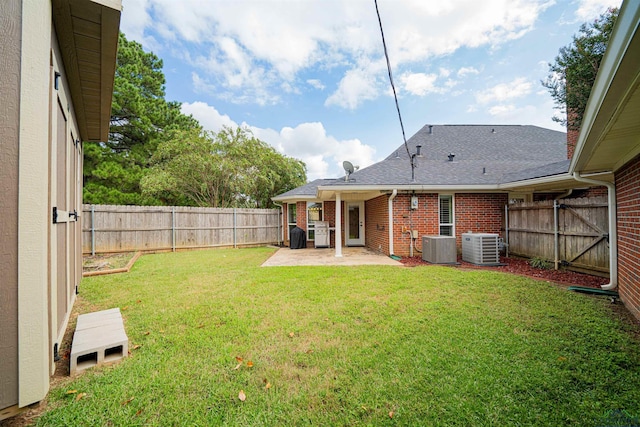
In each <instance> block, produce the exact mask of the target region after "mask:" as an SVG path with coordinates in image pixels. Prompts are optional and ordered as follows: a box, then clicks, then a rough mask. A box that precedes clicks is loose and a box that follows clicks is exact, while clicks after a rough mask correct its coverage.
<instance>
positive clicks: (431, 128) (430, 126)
mask: <svg viewBox="0 0 640 427" xmlns="http://www.w3.org/2000/svg"><path fill="white" fill-rule="evenodd" d="M429 135H433V125H429Z"/></svg>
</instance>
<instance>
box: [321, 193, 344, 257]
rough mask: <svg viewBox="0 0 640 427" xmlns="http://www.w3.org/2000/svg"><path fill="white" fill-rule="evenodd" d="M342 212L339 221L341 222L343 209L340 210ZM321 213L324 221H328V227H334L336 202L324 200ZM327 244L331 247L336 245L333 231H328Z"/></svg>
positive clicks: (342, 220)
mask: <svg viewBox="0 0 640 427" xmlns="http://www.w3.org/2000/svg"><path fill="white" fill-rule="evenodd" d="M341 212H342V218H341V221H340V223H341V224H343V223H344V210H342V211H341ZM322 215H323V218H322V219H324V220H325V221H329V227H330V228H335V226H336V202H335V201H333V202H324V208H323V211H322ZM343 230H344V226H343ZM329 240H330V242H329V244H330V245H331V247H332V248H335V247H336V233H335V231H330V232H329Z"/></svg>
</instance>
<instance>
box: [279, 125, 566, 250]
mask: <svg viewBox="0 0 640 427" xmlns="http://www.w3.org/2000/svg"><path fill="white" fill-rule="evenodd" d="M407 145H408V150H407V148H405V146H404V144H403V145H401V146H399V147H398V148H397V149H396V150H394V151H393V152H392V153H391V154H390V155H389V156H388V157H387V158H386V159H384V160H382V161H380V162H378V163H376V164H373V165H371V166H369V167H367V168H364V169H360V170H357V171H355V172H353V173H352V174H350V175H349V177H348V179H345V177H341V178H338V179H319V180H315V181H313V182H311V183H309V184H307V185H304V186H302V187H299V188H296V189H294V190H291V191H289V192H287V193H284V194H281V195H278V196H276V197H274V198H273V200H274V201H276V202H278V203H281V204H282V206H283V222H284V224H283V225H284V229H285V236H284V240H285V243H286V242H287V241H288V230H289V229H290V228H292V227H294V226H296V225H297V226H298V227H300V228H302V229H305V230H306V231H307V242H308V246H312V245H313V244H314V225H313V221H314V220H325V221H328V222H329V225H330V227H331V229H332V232H331V246H332V247H335V248H336V254H337V255H340V253H341V247H342V246H343V245H344V246H366V247H368V248H370V249H372V250H374V251H378V252H381V253H384V254H387V255H391V254H393V255H400V256H407V255H409V254H410V252H411V247H410V245H411V244H414V245H420V244H421V243H420V242H421V236H423V235H448V236H455V237H456V239H457V243H458V246H460V242H461V240H460V239H461V234H462V233H466V232H468V231H472V232H482V233H498V234H501V232H502V230H503V229H504V206H505V205H506V204H507V203H508V201H509V200H510V199H517V200H527V201H529V200H534V199H535V198H536V196H537V194H538V193H540V192H544V194H554V193H557V194H560V193H562V192H563V191H564V190H562V189H561V188H555V182H554V185H551V186H550V185H549V184H546V183H544V184H543V183H542V181H541V180H542V178H543V177H546V176H549V175H553V174H558V173H560V175H561V178H560V181H563V182H572V181H573V180H572V179H570V176H568V175H567V171H568V167H569V161H568V160H567V159H566V157H567V148H566V134H565V133H563V132H557V131H553V130H549V129H543V128H540V127H537V126H516V125H427V126H424V127H423V128H422V129H421V130H420V131H418V132H417V133H416V134H415V135H414V136H412V137H411V138H410V139H409V140H408V141H407ZM409 153H411V156H410V155H409ZM411 159H413V164H414V165H415V168H413V171H412V166H411V165H412V162H411ZM550 162H553V163H552V164H551V166H550V165H549V163H550ZM530 179H537V180H538V181H540V182H533V183H531V182H529V183H528V184H527V185H523V184H521V183H520V182H519V181H522V180H530ZM508 184H512V185H513V188H510V187H509V186H508ZM336 206H339V207H340V209H336ZM411 232H413V235H412V234H411ZM336 236H340V238H339V239H338V240H337V242H336ZM412 236H413V237H412Z"/></svg>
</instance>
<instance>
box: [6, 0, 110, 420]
mask: <svg viewBox="0 0 640 427" xmlns="http://www.w3.org/2000/svg"><path fill="white" fill-rule="evenodd" d="M121 8H122V6H121V1H120V0H3V1H1V2H0V17H1V18H2V19H1V21H2V31H1V33H2V43H0V57H1V58H2V70H3V76H2V79H0V95H1V96H0V99H2V102H0V141H2V143H1V144H0V189H2V197H1V198H0V208H1V210H2V212H3V213H4V221H2V223H1V224H0V236H2V242H3V251H2V253H0V271H1V272H2V280H1V281H0V295H2V299H1V300H2V301H1V304H2V309H1V310H0V341H1V344H0V361H1V362H0V419H4V418H6V417H9V416H12V415H14V414H15V413H17V412H19V411H20V410H21V409H23V408H25V407H27V406H28V405H30V404H32V403H35V402H38V401H40V400H42V399H43V398H44V397H45V396H46V394H47V392H48V390H49V378H50V375H51V374H53V372H54V370H55V363H54V361H55V359H56V358H57V357H58V356H59V354H58V347H59V344H60V342H61V341H62V337H63V335H64V331H65V329H66V326H67V323H68V320H69V316H70V314H71V308H72V307H73V304H74V301H75V296H76V291H77V287H78V285H79V283H80V279H81V277H82V248H81V231H82V230H81V226H80V219H79V216H78V212H80V211H81V206H82V148H83V145H82V141H105V140H106V139H107V137H108V131H109V119H110V114H111V97H112V93H113V81H114V71H115V67H116V50H117V44H118V29H119V23H120V13H121Z"/></svg>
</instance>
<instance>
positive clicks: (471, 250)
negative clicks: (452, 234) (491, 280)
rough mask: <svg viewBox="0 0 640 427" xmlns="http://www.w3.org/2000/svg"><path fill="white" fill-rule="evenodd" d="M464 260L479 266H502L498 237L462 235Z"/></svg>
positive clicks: (475, 234) (478, 234) (487, 234)
mask: <svg viewBox="0 0 640 427" xmlns="http://www.w3.org/2000/svg"><path fill="white" fill-rule="evenodd" d="M462 260H463V261H466V262H470V263H472V264H477V265H500V251H499V247H498V235H497V234H490V233H462Z"/></svg>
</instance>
